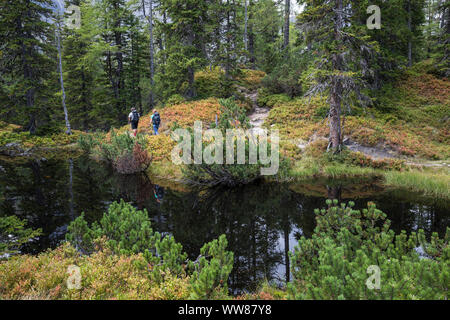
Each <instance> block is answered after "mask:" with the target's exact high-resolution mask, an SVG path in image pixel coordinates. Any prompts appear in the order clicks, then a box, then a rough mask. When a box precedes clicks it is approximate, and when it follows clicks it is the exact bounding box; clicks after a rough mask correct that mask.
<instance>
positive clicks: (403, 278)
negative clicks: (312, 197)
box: [288, 200, 450, 299]
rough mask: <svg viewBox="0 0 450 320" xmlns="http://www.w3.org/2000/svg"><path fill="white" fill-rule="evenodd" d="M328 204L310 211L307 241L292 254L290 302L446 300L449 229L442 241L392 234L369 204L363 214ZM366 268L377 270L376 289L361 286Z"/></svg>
mask: <svg viewBox="0 0 450 320" xmlns="http://www.w3.org/2000/svg"><path fill="white" fill-rule="evenodd" d="M327 205H328V208H327V209H321V210H319V209H316V211H315V214H316V222H317V226H316V229H315V231H314V234H313V236H312V237H311V239H306V238H305V237H301V239H300V240H299V242H298V246H297V247H296V248H295V251H294V253H291V264H292V272H293V276H294V280H293V281H292V282H291V283H290V284H289V285H288V292H289V298H291V299H448V293H447V292H448V284H449V283H450V274H449V270H450V269H449V261H450V260H449V259H450V248H449V246H448V241H449V240H450V229H447V234H446V236H445V238H444V239H439V238H438V235H437V234H433V235H432V237H431V240H430V241H426V239H425V235H424V232H423V230H420V231H419V232H418V233H415V232H413V233H412V234H411V235H409V236H408V235H407V234H406V232H402V233H400V234H398V235H395V233H394V231H393V230H391V229H390V221H389V220H385V219H386V215H385V214H384V213H383V212H381V211H380V210H378V209H377V208H376V206H375V204H373V203H368V208H367V209H363V210H362V212H361V211H359V210H354V209H353V206H354V203H352V202H349V203H348V205H347V204H345V203H341V204H340V205H339V204H338V201H337V200H327ZM418 248H419V249H422V250H423V252H424V254H423V255H422V256H421V255H420V254H419V253H418V251H417V250H418ZM369 266H378V267H379V268H380V270H381V283H380V289H376V288H375V289H373V290H370V289H368V287H367V286H366V280H367V279H368V278H369V275H368V274H367V270H368V267H369Z"/></svg>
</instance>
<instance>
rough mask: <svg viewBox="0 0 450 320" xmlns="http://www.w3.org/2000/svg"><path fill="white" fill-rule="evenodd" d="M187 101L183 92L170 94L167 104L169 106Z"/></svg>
mask: <svg viewBox="0 0 450 320" xmlns="http://www.w3.org/2000/svg"><path fill="white" fill-rule="evenodd" d="M184 102H186V99H185V98H184V97H183V96H182V95H181V94H174V95H173V96H170V98H169V99H167V102H166V104H167V105H169V106H172V105H175V104H181V103H184Z"/></svg>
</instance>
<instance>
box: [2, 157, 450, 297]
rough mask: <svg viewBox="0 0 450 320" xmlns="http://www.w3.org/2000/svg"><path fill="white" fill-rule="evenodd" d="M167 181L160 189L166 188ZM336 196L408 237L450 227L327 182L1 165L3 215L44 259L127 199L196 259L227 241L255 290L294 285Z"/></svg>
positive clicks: (357, 186)
mask: <svg viewBox="0 0 450 320" xmlns="http://www.w3.org/2000/svg"><path fill="white" fill-rule="evenodd" d="M156 183H157V184H156ZM327 197H338V198H340V199H342V200H345V201H349V200H353V201H355V203H356V208H362V207H365V206H366V203H367V202H368V201H374V202H375V203H376V204H377V207H378V208H379V209H381V210H382V211H384V212H385V213H386V214H387V215H388V219H390V220H391V221H392V228H393V229H394V230H395V231H396V232H399V231H400V230H406V231H408V232H411V231H416V230H418V229H424V230H425V232H426V234H427V235H430V234H431V233H432V232H435V231H436V232H438V233H439V234H440V235H441V236H442V235H443V234H444V233H445V230H446V228H447V226H449V225H450V203H449V202H448V201H438V200H434V199H430V198H426V197H421V196H420V195H417V194H411V193H408V192H402V191H400V190H386V189H383V188H381V187H379V186H376V185H374V184H373V183H370V182H367V181H365V182H364V183H361V182H358V183H356V182H354V181H353V182H349V181H347V182H344V181H324V182H314V183H310V184H277V183H259V184H255V185H251V186H246V187H243V188H237V189H233V190H220V189H217V190H210V191H208V192H206V191H201V192H199V191H194V190H190V189H189V188H187V187H186V186H180V185H174V184H170V183H169V182H167V181H166V182H164V181H162V182H161V181H159V182H156V181H153V182H152V181H151V179H149V178H148V177H147V176H145V175H137V176H121V175H117V174H113V172H112V171H111V170H110V168H108V167H107V166H104V165H102V164H100V163H96V162H94V161H91V160H88V159H84V158H78V159H74V160H47V161H29V162H23V163H20V164H19V163H14V162H6V161H1V160H0V216H5V215H17V216H19V217H20V218H26V219H27V220H28V222H29V225H30V226H31V227H34V228H42V229H43V232H44V235H43V236H41V237H40V238H39V239H38V240H37V241H35V242H33V243H30V244H29V245H27V247H26V248H24V252H27V253H33V254H36V253H39V252H42V251H43V250H45V249H47V248H54V247H56V246H58V244H59V243H60V242H61V241H62V240H63V239H64V235H65V232H66V229H67V225H68V224H69V223H70V222H71V221H72V220H73V219H75V218H76V217H77V216H79V215H80V214H81V213H82V212H85V215H86V218H87V220H88V221H90V222H92V221H95V220H99V219H100V218H101V216H102V214H103V212H104V211H106V209H107V207H108V206H109V204H110V203H111V202H113V201H116V200H120V199H124V200H125V201H129V202H132V203H133V204H134V205H135V206H137V207H138V208H140V209H143V208H146V209H147V211H148V213H149V215H150V217H151V219H152V221H153V229H154V230H156V231H160V232H162V233H164V234H167V233H170V234H172V235H173V236H174V237H175V239H176V240H177V241H178V242H180V243H181V244H182V245H183V248H184V250H185V251H186V252H187V253H188V255H189V256H190V258H193V259H195V258H196V257H197V255H198V254H199V251H200V248H201V247H202V246H203V244H204V243H206V242H208V241H211V240H213V239H215V238H217V237H218V236H220V235H221V234H226V236H227V239H228V242H229V249H230V250H231V251H233V252H234V255H235V265H234V269H233V272H232V275H231V277H230V278H231V280H230V282H231V283H230V287H231V288H232V289H234V290H235V292H242V291H252V290H253V289H255V287H256V286H257V285H259V284H260V283H261V282H262V281H263V280H265V279H266V280H268V281H276V282H278V283H282V282H283V281H285V280H286V279H289V277H290V275H289V271H288V270H289V266H288V265H286V257H287V252H288V251H291V250H293V247H294V246H295V245H296V243H297V240H298V238H299V237H300V236H301V235H305V236H310V235H311V234H312V233H313V230H314V226H315V221H314V213H313V212H314V209H315V208H321V207H323V206H324V201H325V199H326V198H327Z"/></svg>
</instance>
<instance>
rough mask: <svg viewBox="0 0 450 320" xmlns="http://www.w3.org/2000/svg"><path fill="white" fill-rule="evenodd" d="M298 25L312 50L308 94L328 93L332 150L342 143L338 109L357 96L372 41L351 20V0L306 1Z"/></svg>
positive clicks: (338, 149)
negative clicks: (311, 68)
mask: <svg viewBox="0 0 450 320" xmlns="http://www.w3.org/2000/svg"><path fill="white" fill-rule="evenodd" d="M304 3H305V5H306V6H305V10H304V11H303V12H302V13H301V14H300V16H299V24H300V27H301V29H302V30H304V31H305V33H306V37H307V38H306V40H307V42H310V43H311V48H312V50H314V52H315V53H316V57H315V61H314V62H315V69H314V71H313V72H312V73H311V79H312V81H313V82H312V85H311V88H310V90H309V92H308V93H309V94H316V93H326V94H327V95H328V102H329V104H330V109H329V114H328V115H329V126H330V144H329V146H330V147H331V148H332V149H333V151H334V152H339V151H340V150H341V145H342V132H341V110H342V106H343V104H345V103H348V102H349V100H350V99H351V98H352V97H353V96H355V95H356V96H358V97H360V98H362V96H361V95H360V90H361V88H362V86H363V80H364V76H365V75H367V74H370V72H371V70H370V67H369V66H370V64H369V63H368V58H369V57H370V56H371V54H372V52H373V47H374V45H375V43H373V42H371V41H369V37H368V36H367V35H366V25H365V24H364V25H362V24H357V23H356V22H354V21H353V23H350V22H351V21H352V16H353V11H352V9H351V8H352V5H353V4H354V1H351V0H319V1H317V0H306V1H305V2H304Z"/></svg>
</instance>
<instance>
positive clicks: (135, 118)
mask: <svg viewBox="0 0 450 320" xmlns="http://www.w3.org/2000/svg"><path fill="white" fill-rule="evenodd" d="M131 121H133V122H137V121H139V113H138V112H137V111H133V112H132V115H131Z"/></svg>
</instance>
